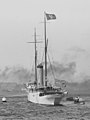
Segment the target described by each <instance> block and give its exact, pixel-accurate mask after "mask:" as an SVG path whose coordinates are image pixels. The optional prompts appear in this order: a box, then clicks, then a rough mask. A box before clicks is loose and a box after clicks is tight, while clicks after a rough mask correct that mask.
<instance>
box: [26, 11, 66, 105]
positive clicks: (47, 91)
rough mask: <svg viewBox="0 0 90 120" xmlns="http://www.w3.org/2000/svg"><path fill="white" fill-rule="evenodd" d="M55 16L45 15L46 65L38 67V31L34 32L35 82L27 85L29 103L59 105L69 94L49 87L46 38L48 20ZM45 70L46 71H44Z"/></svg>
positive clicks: (46, 42) (60, 89)
mask: <svg viewBox="0 0 90 120" xmlns="http://www.w3.org/2000/svg"><path fill="white" fill-rule="evenodd" d="M55 18H56V17H55V15H54V14H46V13H44V33H45V36H44V38H45V59H44V65H43V64H42V63H40V64H38V65H37V50H36V43H37V41H36V29H35V31H34V39H35V42H34V43H35V82H33V83H27V84H26V91H27V96H28V101H30V102H33V103H38V104H44V105H58V104H60V102H61V101H62V99H63V98H64V97H65V96H66V95H67V94H68V92H67V91H66V90H63V89H62V88H55V87H53V86H52V85H48V78H47V74H48V71H47V44H48V41H47V37H46V19H47V20H50V19H55ZM44 68H45V70H44ZM37 70H38V71H39V77H38V76H37Z"/></svg>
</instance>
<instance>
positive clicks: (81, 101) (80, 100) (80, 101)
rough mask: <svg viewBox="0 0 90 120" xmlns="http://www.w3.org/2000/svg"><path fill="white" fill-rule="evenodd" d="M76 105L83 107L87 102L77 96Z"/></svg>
mask: <svg viewBox="0 0 90 120" xmlns="http://www.w3.org/2000/svg"><path fill="white" fill-rule="evenodd" d="M74 103H75V104H82V105H83V104H85V100H84V99H82V98H80V97H79V96H77V97H75V98H74Z"/></svg>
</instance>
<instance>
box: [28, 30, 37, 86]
mask: <svg viewBox="0 0 90 120" xmlns="http://www.w3.org/2000/svg"><path fill="white" fill-rule="evenodd" d="M28 43H34V44H35V83H36V86H37V49H36V43H37V41H36V28H34V42H28Z"/></svg>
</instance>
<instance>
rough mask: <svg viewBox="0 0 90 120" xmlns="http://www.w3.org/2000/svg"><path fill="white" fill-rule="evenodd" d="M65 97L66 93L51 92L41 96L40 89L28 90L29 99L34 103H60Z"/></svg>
mask: <svg viewBox="0 0 90 120" xmlns="http://www.w3.org/2000/svg"><path fill="white" fill-rule="evenodd" d="M63 97H65V95H64V94H49V95H44V96H40V92H39V91H34V92H31V91H30V92H28V101H30V102H32V103H38V104H45V105H58V104H60V102H61V100H62V99H63Z"/></svg>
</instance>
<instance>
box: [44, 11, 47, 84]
mask: <svg viewBox="0 0 90 120" xmlns="http://www.w3.org/2000/svg"><path fill="white" fill-rule="evenodd" d="M44 39H45V86H47V40H46V39H47V38H46V13H45V12H44Z"/></svg>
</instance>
